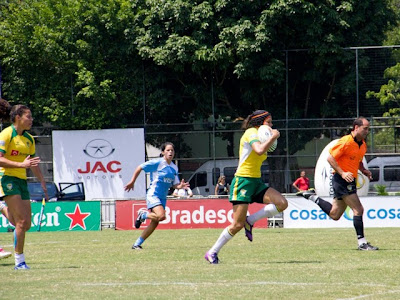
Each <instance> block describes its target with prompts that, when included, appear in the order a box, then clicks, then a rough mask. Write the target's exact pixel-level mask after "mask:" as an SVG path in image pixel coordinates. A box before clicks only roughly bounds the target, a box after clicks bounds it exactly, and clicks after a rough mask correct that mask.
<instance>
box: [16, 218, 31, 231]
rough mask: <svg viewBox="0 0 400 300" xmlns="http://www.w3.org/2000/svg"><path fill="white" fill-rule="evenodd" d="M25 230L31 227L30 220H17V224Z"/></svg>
mask: <svg viewBox="0 0 400 300" xmlns="http://www.w3.org/2000/svg"><path fill="white" fill-rule="evenodd" d="M15 227H18V228H19V229H21V230H23V231H28V230H29V229H30V228H31V222H30V220H25V219H21V220H19V221H18V222H17V224H16V226H15Z"/></svg>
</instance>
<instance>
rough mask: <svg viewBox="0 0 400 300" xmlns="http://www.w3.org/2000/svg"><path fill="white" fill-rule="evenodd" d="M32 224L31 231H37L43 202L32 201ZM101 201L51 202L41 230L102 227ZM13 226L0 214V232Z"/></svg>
mask: <svg viewBox="0 0 400 300" xmlns="http://www.w3.org/2000/svg"><path fill="white" fill-rule="evenodd" d="M31 207H32V224H31V229H30V230H29V231H37V224H38V222H39V215H40V210H41V207H42V203H39V202H37V203H32V205H31ZM100 211H101V203H100V201H87V202H63V201H60V202H49V203H46V205H45V207H44V212H43V217H42V222H41V224H42V225H41V228H40V231H87V230H100V229H101V213H100ZM10 228H12V226H10V224H9V223H8V220H7V219H6V218H5V217H4V216H3V215H1V216H0V232H5V231H8V230H9V229H10Z"/></svg>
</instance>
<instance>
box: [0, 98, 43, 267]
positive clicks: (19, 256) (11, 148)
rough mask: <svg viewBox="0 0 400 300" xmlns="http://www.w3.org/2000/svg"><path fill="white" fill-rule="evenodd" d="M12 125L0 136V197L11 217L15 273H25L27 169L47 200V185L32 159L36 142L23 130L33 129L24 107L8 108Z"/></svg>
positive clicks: (36, 159) (28, 214)
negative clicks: (22, 271) (37, 181)
mask: <svg viewBox="0 0 400 300" xmlns="http://www.w3.org/2000/svg"><path fill="white" fill-rule="evenodd" d="M10 119H11V122H12V125H11V126H9V127H7V128H6V129H4V130H3V131H2V132H1V133H0V166H1V171H0V172H1V174H2V178H1V191H0V193H1V195H0V196H3V197H4V198H3V199H4V200H5V202H6V204H7V207H8V213H9V215H10V218H12V219H13V221H14V225H15V230H14V251H15V268H14V269H15V270H26V269H29V267H28V266H27V265H26V263H25V256H24V253H23V252H24V244H25V232H26V231H28V230H29V229H30V227H31V203H30V195H29V191H28V185H27V181H26V180H27V176H26V169H28V168H30V169H31V170H32V172H33V174H34V175H35V176H36V177H37V178H38V180H39V181H40V182H41V185H42V188H43V191H44V193H45V196H46V199H47V198H48V196H47V189H46V182H45V180H44V177H43V175H42V172H41V171H40V169H39V162H40V158H39V157H35V141H34V139H33V137H32V136H31V135H30V134H29V133H28V132H27V131H26V130H29V129H31V127H32V122H33V118H32V113H31V111H30V109H29V108H28V107H27V106H25V105H15V106H13V107H12V108H11V112H10Z"/></svg>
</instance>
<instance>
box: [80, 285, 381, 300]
mask: <svg viewBox="0 0 400 300" xmlns="http://www.w3.org/2000/svg"><path fill="white" fill-rule="evenodd" d="M79 285H81V286H160V285H186V286H202V285H204V286H205V285H214V286H215V285H223V286H237V283H235V282H180V281H177V282H154V281H152V282H147V281H136V282H94V283H81V284H79ZM240 285H260V286H261V285H286V286H313V285H318V286H319V285H323V286H325V285H326V283H325V282H323V283H322V282H321V283H319V282H315V283H311V282H278V281H254V282H240ZM336 285H345V286H349V285H352V284H350V283H348V282H345V283H336ZM354 285H357V286H372V287H378V286H381V287H386V285H384V284H369V283H364V284H360V283H358V284H354ZM350 299H358V298H349V299H346V300H350Z"/></svg>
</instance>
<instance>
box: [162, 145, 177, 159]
mask: <svg viewBox="0 0 400 300" xmlns="http://www.w3.org/2000/svg"><path fill="white" fill-rule="evenodd" d="M168 145H171V146H172V148H174V150H175V146H174V144H172V143H171V142H165V143H164V144H162V145H161V153H160V157H163V156H164V155H163V154H162V152H164V150H165V148H167V146H168Z"/></svg>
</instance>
